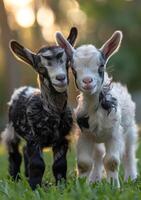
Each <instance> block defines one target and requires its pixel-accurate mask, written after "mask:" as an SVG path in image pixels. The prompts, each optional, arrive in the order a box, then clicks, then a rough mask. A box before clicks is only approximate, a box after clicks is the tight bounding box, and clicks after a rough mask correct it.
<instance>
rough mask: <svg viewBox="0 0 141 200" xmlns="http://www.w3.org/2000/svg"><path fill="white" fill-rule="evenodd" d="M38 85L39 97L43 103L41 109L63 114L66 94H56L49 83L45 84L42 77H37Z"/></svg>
mask: <svg viewBox="0 0 141 200" xmlns="http://www.w3.org/2000/svg"><path fill="white" fill-rule="evenodd" d="M39 84H40V90H41V97H42V101H43V107H44V108H45V109H46V110H48V109H50V108H51V109H53V110H55V111H58V112H63V111H64V109H65V107H66V104H67V92H63V93H59V92H57V91H56V90H55V89H54V88H53V86H52V85H51V83H49V82H48V83H45V82H44V79H43V77H40V76H39Z"/></svg>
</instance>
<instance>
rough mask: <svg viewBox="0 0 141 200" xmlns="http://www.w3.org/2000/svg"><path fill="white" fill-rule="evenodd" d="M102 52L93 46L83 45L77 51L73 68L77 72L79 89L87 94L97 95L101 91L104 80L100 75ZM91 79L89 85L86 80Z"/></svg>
mask: <svg viewBox="0 0 141 200" xmlns="http://www.w3.org/2000/svg"><path fill="white" fill-rule="evenodd" d="M100 56H101V55H100V52H99V51H98V50H97V49H96V48H95V47H94V46H92V45H83V46H81V47H79V48H77V49H76V51H75V52H74V56H73V68H74V70H75V71H76V76H77V78H76V83H77V86H78V88H79V89H80V90H81V91H83V92H86V93H91V94H93V93H96V92H98V91H99V90H100V87H101V84H102V78H101V77H100V75H99V73H98V68H99V66H100V64H101V63H100ZM88 78H89V79H91V82H90V83H89V84H88V83H87V84H86V83H85V80H87V79H88Z"/></svg>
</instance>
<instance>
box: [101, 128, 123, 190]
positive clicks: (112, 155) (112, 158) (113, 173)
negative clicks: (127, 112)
mask: <svg viewBox="0 0 141 200" xmlns="http://www.w3.org/2000/svg"><path fill="white" fill-rule="evenodd" d="M105 147H106V155H105V157H104V167H105V170H106V173H107V180H108V182H111V181H112V185H113V186H116V187H120V183H119V177H118V170H119V165H120V156H121V155H122V153H123V149H124V138H122V136H121V135H120V133H118V131H117V137H116V136H113V137H111V138H110V139H108V141H107V142H106V143H105Z"/></svg>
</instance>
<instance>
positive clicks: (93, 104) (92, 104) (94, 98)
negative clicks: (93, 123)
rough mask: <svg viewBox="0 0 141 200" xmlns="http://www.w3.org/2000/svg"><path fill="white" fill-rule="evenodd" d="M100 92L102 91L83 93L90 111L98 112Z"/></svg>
mask: <svg viewBox="0 0 141 200" xmlns="http://www.w3.org/2000/svg"><path fill="white" fill-rule="evenodd" d="M99 94H100V93H95V94H85V93H83V97H84V101H85V102H86V104H87V108H88V110H90V111H92V110H93V111H94V112H96V111H97V109H98V106H99Z"/></svg>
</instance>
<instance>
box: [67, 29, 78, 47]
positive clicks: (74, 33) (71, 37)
mask: <svg viewBox="0 0 141 200" xmlns="http://www.w3.org/2000/svg"><path fill="white" fill-rule="evenodd" d="M77 35H78V31H77V28H76V27H72V28H71V30H70V34H69V36H68V38H67V40H68V42H69V43H70V44H71V45H72V46H74V44H75V41H76V38H77Z"/></svg>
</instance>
